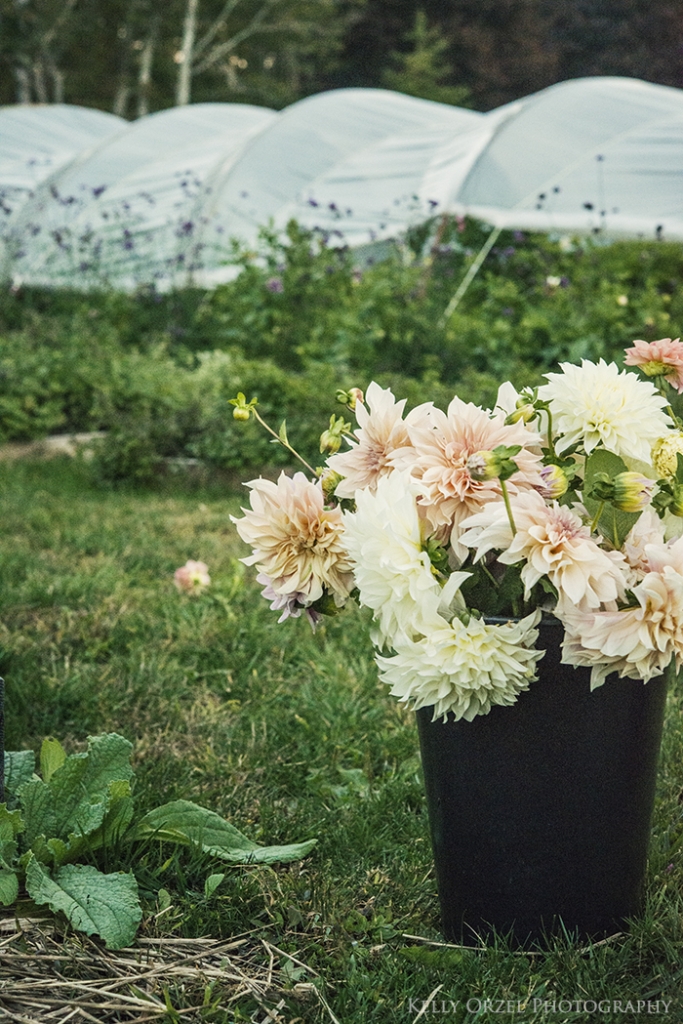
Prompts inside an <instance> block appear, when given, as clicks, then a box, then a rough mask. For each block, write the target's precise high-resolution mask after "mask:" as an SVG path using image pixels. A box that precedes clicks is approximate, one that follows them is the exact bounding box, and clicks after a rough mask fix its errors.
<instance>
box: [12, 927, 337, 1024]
mask: <svg viewBox="0 0 683 1024" xmlns="http://www.w3.org/2000/svg"><path fill="white" fill-rule="evenodd" d="M3 924H4V927H3V926H2V925H0V931H6V930H7V928H8V926H11V928H12V931H11V932H9V934H6V935H4V937H1V938H0V1024H1V1022H3V1021H8V1022H9V1021H11V1022H13V1024H14V1022H16V1024H48V1022H49V1024H66V1022H67V1021H69V1022H73V1024H83V1022H85V1021H88V1022H91V1021H95V1022H96V1024H145V1022H147V1021H150V1022H152V1021H162V1020H163V1019H164V1018H166V1020H177V1021H178V1022H183V1024H184V1022H188V1024H192V1022H198V1021H200V1020H201V1021H206V1020H207V1017H206V1013H207V1004H206V1002H205V1000H207V999H208V1000H209V1005H212V1006H219V1007H220V1008H221V1010H229V1008H230V1007H231V1006H233V1005H234V1004H235V1003H237V1001H238V1000H246V999H251V1000H252V1005H253V1002H256V1004H257V1005H258V1009H257V1010H256V1012H255V1013H254V1014H253V1015H252V1020H254V1022H258V1024H285V1021H286V1020H287V1017H285V1016H283V1014H282V1012H281V1011H282V1009H283V1007H285V1001H284V999H283V995H284V994H285V993H286V995H287V997H288V999H292V998H293V999H296V1000H313V1001H315V1002H317V1003H318V1005H320V1006H322V1007H324V1009H325V1010H326V1011H327V1014H328V1015H329V1017H330V1019H331V1020H332V1021H333V1024H338V1022H336V1018H335V1017H334V1014H333V1013H332V1011H331V1010H330V1008H329V1006H328V1004H327V1001H326V999H325V997H324V995H323V993H322V991H321V979H320V978H319V977H318V975H316V973H315V972H314V971H313V970H311V968H309V967H307V966H306V965H305V964H303V963H301V961H299V960H297V959H296V957H293V956H292V955H290V954H287V953H284V952H283V951H282V950H280V949H278V948H277V947H276V946H273V945H271V944H270V943H269V942H267V941H266V940H265V939H262V938H261V939H257V938H256V937H255V935H253V934H247V935H244V936H236V937H234V938H231V939H226V940H222V941H221V940H216V939H210V938H200V939H179V938H139V939H138V940H137V941H136V943H135V945H134V946H133V947H130V948H128V949H123V950H117V951H111V950H106V949H104V948H103V947H102V946H101V945H100V944H99V943H97V942H94V941H93V940H91V939H89V938H87V937H86V936H84V935H79V934H71V935H68V936H67V937H63V936H61V935H58V934H57V933H56V932H55V931H54V929H51V928H50V925H49V923H48V922H47V921H42V920H41V921H34V922H26V921H23V922H21V924H20V925H19V924H18V923H16V922H14V921H12V922H8V921H6V922H4V923H3ZM288 962H289V963H293V964H294V965H296V966H298V967H299V968H300V969H303V970H304V971H305V973H306V974H307V976H309V977H310V979H311V980H310V981H308V982H298V983H297V984H295V985H292V984H291V977H290V978H288V977H287V974H286V972H283V970H282V964H283V963H285V964H286V963H288ZM212 985H213V988H210V986H212ZM207 993H208V994H207ZM202 1009H203V1013H202Z"/></svg>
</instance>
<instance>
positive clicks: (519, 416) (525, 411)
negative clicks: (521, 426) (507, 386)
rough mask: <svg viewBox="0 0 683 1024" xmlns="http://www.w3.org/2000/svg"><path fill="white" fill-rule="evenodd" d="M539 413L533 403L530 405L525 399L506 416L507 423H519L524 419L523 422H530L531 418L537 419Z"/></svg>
mask: <svg viewBox="0 0 683 1024" xmlns="http://www.w3.org/2000/svg"><path fill="white" fill-rule="evenodd" d="M537 415H538V414H537V412H536V410H535V409H534V407H533V405H530V404H529V403H528V402H526V401H523V402H522V404H521V405H520V403H519V402H518V403H517V408H516V409H515V410H514V411H513V412H511V413H510V415H509V416H508V417H507V418H506V420H505V423H506V425H508V426H509V425H510V424H511V423H519V421H520V420H521V421H522V423H530V422H531V420H533V419H535V417H536V416H537Z"/></svg>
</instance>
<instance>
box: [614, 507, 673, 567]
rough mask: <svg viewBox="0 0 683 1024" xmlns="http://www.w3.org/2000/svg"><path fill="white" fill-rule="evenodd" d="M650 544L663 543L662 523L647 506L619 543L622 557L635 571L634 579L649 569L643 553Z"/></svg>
mask: <svg viewBox="0 0 683 1024" xmlns="http://www.w3.org/2000/svg"><path fill="white" fill-rule="evenodd" d="M650 544H655V545H657V544H658V545H663V544H664V524H663V522H662V520H661V519H660V518H659V516H658V515H657V513H656V512H654V511H653V509H651V508H647V509H645V511H644V512H643V513H642V515H640V516H638V519H637V520H636V522H635V523H634V524H633V526H632V527H631V529H630V530H629V532H628V534H627V535H626V539H625V540H624V543H623V544H622V545H621V550H622V552H623V554H624V558H625V559H626V561H627V562H628V564H629V566H630V567H631V569H633V570H634V572H635V573H636V579H641V578H642V577H643V576H644V575H645V573H647V572H649V571H650V564H649V562H648V559H647V556H646V554H645V552H646V548H647V547H648V546H649V545H650Z"/></svg>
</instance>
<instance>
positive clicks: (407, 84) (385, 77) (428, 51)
mask: <svg viewBox="0 0 683 1024" xmlns="http://www.w3.org/2000/svg"><path fill="white" fill-rule="evenodd" d="M406 38H407V39H408V41H409V42H412V44H413V46H412V49H411V50H409V51H408V52H407V53H401V52H399V51H394V52H393V53H392V54H391V55H390V59H391V65H392V66H390V67H387V68H385V69H384V70H383V72H382V84H383V85H385V86H386V87H387V89H395V90H396V92H403V93H407V94H408V95H409V96H420V97H421V98H422V99H425V100H435V101H436V102H437V103H452V104H453V105H455V106H466V105H468V101H469V97H470V91H469V89H468V88H467V86H462V85H449V84H447V83H448V82H449V81H453V78H454V73H453V68H452V66H451V64H450V63H449V61H448V59H447V57H446V54H447V53H448V50H449V48H450V44H449V41H448V39H446V38H445V37H444V35H443V32H442V31H441V29H440V28H439V27H438V26H437V25H431V26H430V25H429V23H428V21H427V16H426V14H425V12H424V11H422V10H420V11H416V13H415V23H414V25H413V28H412V30H411V31H410V32H408V33H406Z"/></svg>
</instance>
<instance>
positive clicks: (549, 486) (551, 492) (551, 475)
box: [540, 464, 569, 501]
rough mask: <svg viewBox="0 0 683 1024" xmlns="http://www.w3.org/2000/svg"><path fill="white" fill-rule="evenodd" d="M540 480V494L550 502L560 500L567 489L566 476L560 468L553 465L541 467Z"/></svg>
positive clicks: (567, 481)
mask: <svg viewBox="0 0 683 1024" xmlns="http://www.w3.org/2000/svg"><path fill="white" fill-rule="evenodd" d="M541 479H542V480H543V486H542V487H541V488H540V491H541V494H542V495H543V497H544V498H549V499H550V500H551V501H555V500H556V499H557V498H561V497H562V495H563V494H565V493H566V490H567V488H568V487H569V480H568V479H567V474H566V473H565V471H564V470H563V469H562V467H561V466H555V465H554V464H553V465H550V466H543V468H542V469H541Z"/></svg>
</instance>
